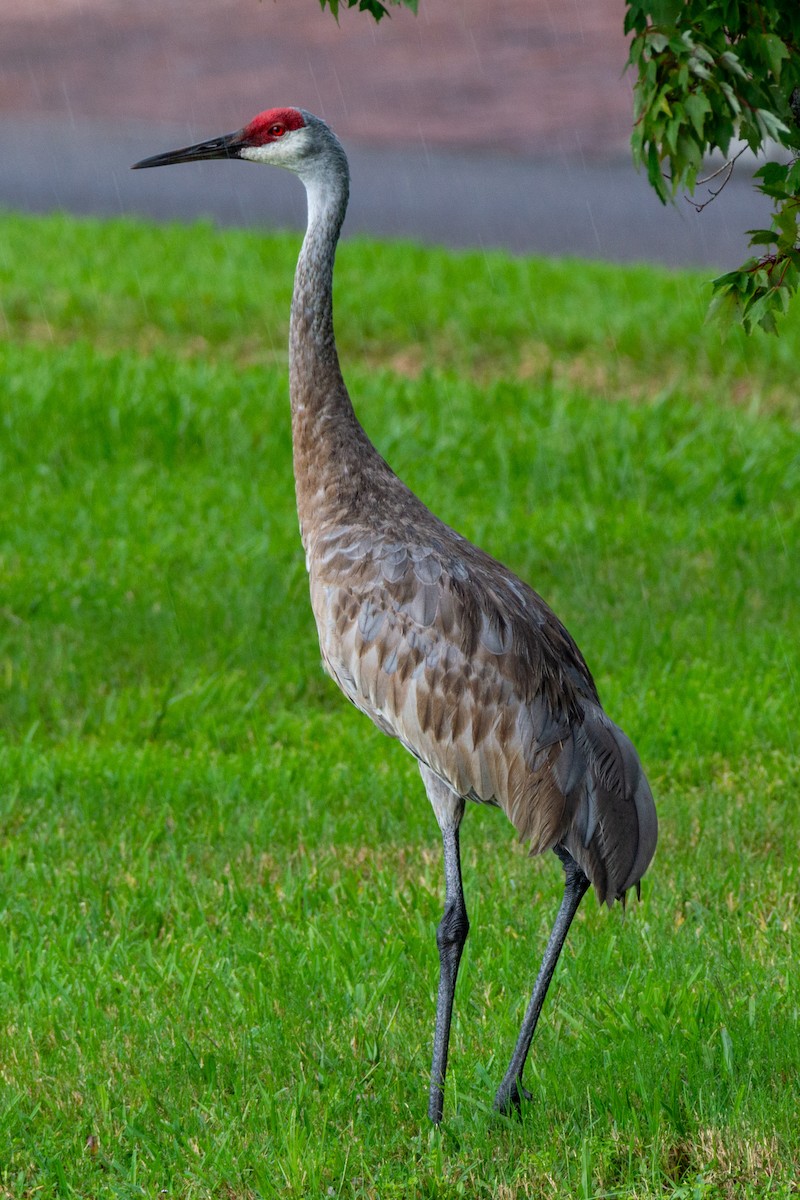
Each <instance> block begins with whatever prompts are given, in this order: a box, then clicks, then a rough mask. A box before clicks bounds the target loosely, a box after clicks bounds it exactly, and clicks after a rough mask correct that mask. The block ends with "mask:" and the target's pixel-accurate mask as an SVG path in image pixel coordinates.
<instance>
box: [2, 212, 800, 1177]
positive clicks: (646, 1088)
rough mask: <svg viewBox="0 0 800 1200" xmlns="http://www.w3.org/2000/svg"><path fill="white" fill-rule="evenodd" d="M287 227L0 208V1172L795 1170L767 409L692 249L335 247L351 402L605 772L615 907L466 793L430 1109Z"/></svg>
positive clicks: (786, 451)
mask: <svg viewBox="0 0 800 1200" xmlns="http://www.w3.org/2000/svg"><path fill="white" fill-rule="evenodd" d="M297 245H298V241H297V239H296V238H295V237H293V236H264V237H261V236H258V235H255V234H249V233H231V232H228V233H224V234H222V233H217V232H215V231H213V230H212V229H211V228H209V227H205V226H195V227H193V228H191V229H185V228H180V227H167V228H164V227H161V228H156V227H151V226H146V225H144V224H134V223H130V222H117V223H109V224H100V223H94V222H76V221H72V220H69V219H67V218H63V217H53V218H47V219H39V220H36V219H30V218H23V217H16V216H7V217H4V218H3V219H2V220H0V286H2V293H1V294H2V317H3V318H4V320H3V321H0V377H2V389H3V390H2V397H3V398H2V406H1V408H0V421H2V426H1V427H0V719H1V720H2V742H1V743H0V872H1V874H0V879H2V891H1V892H0V1196H3V1197H15V1198H16V1197H33V1196H37V1197H39V1196H42V1197H56V1196H58V1197H62V1196H70V1195H74V1196H80V1197H90V1196H91V1197H94V1196H115V1197H116V1196H119V1197H135V1196H155V1195H158V1194H166V1195H174V1196H179V1197H205V1196H215V1197H217V1196H219V1197H226V1198H230V1197H236V1198H237V1200H238V1198H239V1197H241V1198H249V1197H255V1196H259V1197H260V1196H263V1197H327V1196H334V1197H338V1196H341V1197H347V1198H353V1200H356V1198H362V1197H363V1198H366V1197H370V1198H379V1200H393V1198H398V1200H401V1198H402V1200H405V1198H417V1197H419V1198H428V1197H430V1198H433V1197H443V1198H448V1200H449V1198H450V1197H456V1196H466V1197H493V1198H497V1200H517V1198H522V1197H552V1196H558V1197H570V1198H572V1197H579V1198H581V1200H589V1198H595V1197H596V1198H598V1200H599V1197H603V1196H619V1197H656V1196H658V1197H663V1196H672V1197H676V1200H677V1198H679V1197H680V1198H683V1197H686V1198H687V1200H688V1198H694V1197H697V1198H704V1197H707V1198H711V1197H717V1196H730V1197H737V1198H738V1197H755V1196H759V1197H760V1196H765V1195H770V1196H773V1195H775V1196H786V1195H789V1194H792V1192H793V1189H794V1188H795V1186H796V1185H795V1181H796V1180H797V1178H798V1175H800V1134H798V1131H797V1078H798V1075H800V1024H798V1016H799V1015H800V1014H799V1013H798V1007H800V1001H798V994H799V989H798V985H799V984H800V972H799V971H798V965H797V960H798V951H799V950H800V946H798V940H797V933H796V919H797V916H798V895H799V894H800V877H799V874H798V844H800V803H799V802H800V785H799V784H798V777H799V776H798V749H799V748H800V747H799V745H798V733H797V716H796V713H797V700H798V695H797V663H798V648H799V647H798V630H799V629H800V611H799V610H800V599H799V598H798V587H797V582H798V581H797V564H798V552H797V546H798V536H799V535H800V436H799V434H800V420H799V419H798V417H799V414H800V405H799V404H798V401H797V362H798V361H800V321H798V319H797V315H796V314H795V316H794V317H792V318H791V319H790V320H788V321H787V322H786V324H785V329H784V333H783V336H782V338H781V339H780V340H775V339H773V340H768V339H766V338H763V337H758V338H754V339H753V340H752V341H750V342H746V341H745V340H744V339H742V338H741V337H740V336H739V335H736V336H735V337H733V338H732V339H731V340H730V341H729V342H723V341H722V340H721V338H720V335H719V333H718V332H717V331H716V330H715V329H713V328H707V327H703V326H702V324H701V317H702V313H703V310H704V307H705V297H704V295H703V293H702V289H701V282H700V277H699V276H696V275H695V276H693V275H690V274H669V273H667V272H664V271H660V270H656V269H651V268H645V267H635V268H626V269H621V268H611V267H606V266H602V265H598V264H581V263H563V262H561V263H558V262H544V261H536V262H531V261H527V260H513V259H509V258H506V257H504V256H502V255H498V254H495V255H487V256H485V255H483V254H462V255H448V254H445V253H443V252H437V251H431V250H422V249H419V248H416V247H413V246H407V245H394V246H392V245H383V244H377V243H371V242H365V241H356V242H351V243H347V244H345V245H344V246H343V247H342V251H341V256H340V263H339V269H338V274H337V321H338V329H339V340H340V345H341V348H342V355H343V358H344V363H345V373H346V376H347V378H348V381H349V382H350V385H351V390H352V392H353V395H354V398H355V401H356V405H357V408H358V410H359V413H360V415H361V417H362V419H363V422H364V424H365V426H366V427H367V430H368V432H369V433H370V434H371V435H372V437H373V438H374V440H375V441H376V443H377V444H378V446H379V448H380V449H381V451H382V452H383V453H384V454H385V455H386V456H387V457H388V459H389V460H390V461H391V462H392V464H393V465H394V466H395V468H396V469H397V470H398V471H399V472H400V474H401V475H403V477H404V478H406V480H407V481H408V482H409V483H410V484H411V485H412V486H413V487H414V488H415V490H417V491H418V493H419V494H420V495H422V496H423V497H424V499H425V500H426V501H427V502H428V503H429V504H430V505H431V507H433V508H434V509H435V510H436V511H437V512H438V513H439V514H440V515H441V516H443V517H444V518H445V519H446V520H448V521H449V522H450V523H452V524H454V525H455V526H456V527H457V528H459V529H460V530H461V531H462V532H464V533H465V534H467V535H468V536H470V537H472V538H474V539H476V540H477V541H479V542H480V543H481V544H482V545H484V546H485V547H486V548H487V549H489V550H490V551H492V552H493V553H495V554H496V555H497V556H498V557H501V558H502V559H504V560H505V561H507V562H508V563H509V564H510V565H512V566H513V567H514V568H515V569H516V570H517V571H518V572H519V573H520V574H522V575H523V576H524V577H526V578H527V579H529V580H530V581H531V582H532V583H533V584H534V585H535V586H536V587H537V589H538V590H539V591H540V592H542V594H543V595H544V596H545V597H546V598H547V599H548V600H549V601H550V602H551V604H552V605H553V606H554V607H555V608H556V610H557V611H558V612H559V614H560V615H561V616H562V618H563V619H564V620H565V621H566V623H567V624H568V626H569V628H570V629H571V630H572V632H573V633H574V635H575V636H576V638H577V639H578V641H579V643H580V644H581V646H582V648H583V649H584V652H585V654H586V656H587V658H588V660H589V663H590V665H591V666H592V668H593V670H594V672H595V675H596V678H597V681H598V684H599V687H600V690H601V694H602V696H603V698H604V701H605V702H606V705H607V707H608V709H609V711H610V712H611V713H612V715H613V716H614V717H615V719H617V720H618V721H619V722H620V723H621V724H622V725H623V727H624V728H625V729H626V730H627V731H628V732H629V733H630V734H631V736H632V737H633V738H634V740H635V741H636V744H637V746H638V748H639V750H640V753H641V755H642V757H643V759H644V761H645V763H646V765H647V769H648V774H649V776H650V779H651V783H652V785H653V790H654V792H655V794H656V799H657V803H658V807H659V813H660V819H661V837H660V843H659V850H658V853H657V856H656V859H655V861H654V863H653V866H652V868H651V871H650V872H649V874H648V876H647V878H646V880H645V885H644V895H643V901H642V903H641V904H640V905H635V904H634V905H633V906H632V907H631V908H629V911H628V914H627V916H626V917H625V919H624V920H623V919H622V913H621V911H620V910H616V911H614V912H612V913H608V912H606V911H600V910H599V909H598V907H597V905H596V904H594V903H592V902H591V899H590V900H589V901H587V902H586V903H585V906H584V908H583V909H582V911H581V912H580V913H579V914H578V918H577V920H576V924H575V928H574V930H573V932H572V934H571V936H570V940H569V943H568V946H567V949H566V950H565V953H564V958H563V962H562V965H561V967H560V969H559V972H558V974H557V977H556V981H555V983H554V985H553V989H552V991H551V995H550V996H549V997H548V1001H547V1006H546V1009H545V1013H544V1017H543V1020H542V1024H541V1026H540V1029H539V1031H538V1033H537V1037H536V1040H535V1042H534V1048H533V1052H532V1056H531V1060H530V1063H529V1067H528V1070H527V1076H526V1078H527V1082H528V1086H529V1087H530V1088H531V1090H532V1091H533V1093H534V1097H535V1099H534V1103H533V1104H531V1105H529V1106H527V1107H526V1109H525V1112H524V1113H523V1116H522V1119H521V1121H519V1122H516V1121H507V1120H504V1119H502V1118H498V1117H496V1116H494V1115H493V1114H492V1113H491V1100H492V1097H493V1094H494V1088H495V1087H496V1085H497V1083H498V1081H499V1079H500V1077H501V1076H502V1073H503V1071H504V1069H505V1065H506V1060H507V1058H508V1055H509V1054H510V1051H511V1047H512V1045H513V1041H514V1038H515V1035H516V1029H517V1025H518V1022H519V1020H520V1018H521V1014H522V1010H523V1008H524V1004H525V1002H526V999H527V994H528V992H529V988H530V986H531V984H532V980H533V976H534V974H535V971H536V968H537V965H538V958H539V955H540V953H541V950H542V948H543V945H544V942H545V940H546V937H547V930H548V926H549V923H550V921H551V919H552V916H553V913H554V911H555V907H556V906H557V903H558V897H559V892H560V877H559V871H558V870H557V864H556V863H555V861H549V858H550V857H551V856H547V857H546V858H545V859H544V860H530V859H528V858H527V856H526V854H525V852H524V849H523V848H522V847H520V846H519V845H518V844H517V843H516V842H514V840H513V838H512V832H511V828H510V826H508V824H507V823H505V822H504V820H503V818H502V817H501V816H500V815H499V814H498V813H496V812H492V811H481V810H478V809H470V811H469V813H468V817H467V820H466V822H465V826H464V839H463V840H464V873H465V886H466V891H467V902H468V907H469V910H470V917H471V920H472V931H471V933H470V938H469V942H468V944H467V949H466V952H465V957H464V962H463V966H462V971H461V977H460V979H459V986H458V992H457V997H456V1019H455V1023H454V1029H453V1036H452V1054H451V1070H450V1076H449V1079H448V1093H447V1098H446V1119H445V1122H444V1125H443V1126H442V1128H441V1130H439V1131H433V1130H431V1129H430V1128H429V1127H428V1124H427V1121H426V1119H425V1115H424V1114H425V1106H426V1086H427V1078H426V1077H427V1071H428V1065H429V1063H428V1060H429V1051H430V1042H431V1035H432V1025H433V1011H434V996H435V986H436V974H437V960H436V949H435V941H434V928H435V924H436V922H437V920H438V918H439V915H440V911H441V903H442V879H441V876H442V871H441V863H440V852H439V845H438V834H437V830H436V825H435V821H434V819H433V817H432V815H431V813H430V812H429V810H428V807H427V803H426V800H425V797H424V793H423V791H422V788H421V785H420V782H419V779H418V775H417V773H416V770H415V767H414V764H413V762H412V761H411V759H410V758H409V757H408V756H407V755H406V754H405V753H404V752H403V751H402V749H401V748H399V747H398V746H397V745H395V744H393V743H390V742H389V741H387V740H386V739H385V738H382V737H381V736H380V735H379V734H378V733H377V732H376V731H374V730H373V729H372V728H371V726H370V725H369V724H368V723H367V722H365V721H364V719H363V718H361V717H360V716H359V714H357V713H356V712H355V711H354V710H352V709H351V708H350V706H348V705H346V704H345V703H344V702H343V701H342V700H341V698H340V697H339V695H338V694H337V693H336V691H335V688H334V687H333V685H332V684H331V683H330V682H328V681H327V680H326V679H325V677H324V676H323V674H322V672H321V668H320V665H319V653H318V648H317V645H316V637H315V633H314V629H313V624H312V620H311V616H310V611H309V607H308V603H307V599H306V580H305V570H304V566H303V561H302V554H301V550H300V546H299V538H298V535H297V528H296V517H295V513H294V509H293V493H292V480H291V465H290V444H289V427H288V400H287V394H286V372H285V366H284V357H285V349H284V347H285V341H286V316H287V311H288V300H289V294H290V288H291V275H292V267H293V260H294V257H295V254H296V251H297Z"/></svg>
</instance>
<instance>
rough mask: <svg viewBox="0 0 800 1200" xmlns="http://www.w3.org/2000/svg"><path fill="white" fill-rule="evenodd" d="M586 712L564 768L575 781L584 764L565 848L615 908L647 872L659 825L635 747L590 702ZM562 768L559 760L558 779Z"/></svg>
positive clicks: (599, 893) (600, 894) (602, 897)
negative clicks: (578, 763) (579, 766)
mask: <svg viewBox="0 0 800 1200" xmlns="http://www.w3.org/2000/svg"><path fill="white" fill-rule="evenodd" d="M584 709H585V711H584V721H583V723H582V724H581V725H580V726H579V727H578V728H577V729H576V730H574V731H573V734H572V738H571V739H570V740H571V741H574V742H575V747H574V749H571V750H570V752H569V753H568V755H567V758H566V762H565V764H564V768H562V772H568V775H569V778H570V780H572V779H573V778H574V776H575V774H576V771H575V763H576V760H583V762H584V763H585V771H584V772H583V775H582V779H581V780H580V783H579V785H578V788H577V789H576V790H577V791H578V796H577V802H576V803H575V804H574V808H573V812H574V816H573V820H572V825H571V827H570V829H569V831H568V833H567V835H566V837H564V838H563V844H564V846H565V847H566V848H567V850H568V851H569V852H570V854H571V855H572V857H573V858H574V859H575V860H576V862H577V863H578V864H579V866H580V867H581V869H582V870H583V871H584V872H585V873H586V875H587V876H588V877H589V879H590V880H591V882H592V884H593V886H594V888H595V891H596V892H597V896H598V899H599V900H600V902H601V903H603V901H605V902H606V903H607V904H608V905H609V906H610V905H612V904H613V903H614V901H615V900H621V899H623V898H624V896H625V893H626V891H627V889H628V888H630V887H633V886H634V885H638V882H639V880H640V879H641V877H642V875H643V874H644V872H645V871H646V870H647V867H648V865H649V863H650V860H651V858H652V857H653V854H654V852H655V847H656V839H657V836H658V821H657V818H656V810H655V804H654V803H653V795H652V793H651V791H650V787H649V784H648V782H647V779H646V778H645V774H644V771H643V770H642V766H641V763H640V762H639V757H638V755H637V753H636V750H635V749H634V746H633V743H632V742H631V741H630V739H629V738H628V737H627V736H626V735H625V734H624V733H623V732H622V730H621V729H619V728H618V727H617V726H616V725H615V724H614V723H613V721H610V720H609V718H608V717H607V716H606V715H605V713H604V712H603V711H602V709H601V708H599V707H598V706H596V705H594V704H589V703H587V704H585V706H584ZM565 749H566V747H565ZM561 757H562V758H563V757H564V752H563V751H562V756H561ZM559 764H560V760H559V763H557V764H556V767H555V774H556V777H557V778H558V776H559ZM562 777H563V774H562ZM559 781H560V780H559Z"/></svg>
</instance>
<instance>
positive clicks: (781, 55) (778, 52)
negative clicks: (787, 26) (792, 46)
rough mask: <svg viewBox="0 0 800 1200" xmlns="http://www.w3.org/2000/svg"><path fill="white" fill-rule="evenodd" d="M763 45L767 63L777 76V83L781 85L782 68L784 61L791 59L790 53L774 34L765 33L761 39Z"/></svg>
mask: <svg viewBox="0 0 800 1200" xmlns="http://www.w3.org/2000/svg"><path fill="white" fill-rule="evenodd" d="M761 44H762V46H763V47H764V50H765V51H766V56H767V62H768V63H769V65H770V70H771V71H772V74H773V75H774V76H775V82H776V83H780V78H781V67H782V65H783V62H784V60H785V59H787V58H788V57H789V51H788V49H787V48H786V45H785V44H784V42H782V41H781V39H780V38H779V37H777V36H776V35H775V34H774V33H765V34H764V35H763V36H762V38H761Z"/></svg>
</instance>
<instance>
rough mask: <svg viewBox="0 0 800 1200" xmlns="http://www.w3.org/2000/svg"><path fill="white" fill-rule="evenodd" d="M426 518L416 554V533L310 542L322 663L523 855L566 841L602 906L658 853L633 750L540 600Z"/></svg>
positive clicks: (356, 533)
mask: <svg viewBox="0 0 800 1200" xmlns="http://www.w3.org/2000/svg"><path fill="white" fill-rule="evenodd" d="M425 515H426V517H428V519H429V520H430V521H432V522H434V523H435V528H434V529H432V530H431V531H430V532H431V534H432V536H431V537H430V539H429V541H427V542H426V543H425V544H422V543H421V542H420V540H419V537H420V531H419V526H418V524H417V528H416V530H415V533H416V540H415V538H414V536H413V535H412V534H411V533H410V531H406V530H405V529H403V530H395V531H394V537H392V536H390V535H388V536H385V537H384V538H380V537H376V535H375V530H374V528H373V529H370V530H369V531H367V530H355V529H352V528H351V529H349V530H347V529H342V527H341V525H339V527H338V528H336V529H335V530H331V532H330V534H329V535H328V537H327V538H326V537H325V536H324V535H323V537H322V538H320V539H319V540H318V541H317V543H316V547H315V550H316V552H315V553H314V554H313V555H312V556H311V562H312V565H311V594H312V604H313V606H314V611H315V614H316V617H317V624H318V627H319V631H320V643H321V647H322V653H323V658H324V660H325V663H326V665H327V667H328V669H329V670H330V672H331V674H333V676H334V677H335V678H336V680H337V681H338V682H339V685H340V686H341V687H342V689H343V690H344V691H345V693H346V694H347V695H348V696H349V697H350V699H351V700H352V701H353V702H354V703H355V704H356V705H357V706H358V707H359V708H361V709H362V710H363V711H364V712H366V713H367V714H368V715H369V716H371V717H372V719H373V720H374V721H375V722H376V724H378V726H379V727H380V728H381V729H382V730H384V731H385V732H388V733H391V734H393V735H394V736H395V737H398V738H399V739H400V740H401V741H402V742H403V743H404V744H405V745H406V746H407V747H408V748H409V749H410V750H411V751H412V753H414V754H415V755H416V756H417V757H418V758H419V759H421V760H422V761H423V762H425V763H426V764H427V765H428V766H429V767H430V768H431V769H432V770H433V771H435V772H436V774H438V775H439V776H441V777H442V778H443V779H444V780H445V781H446V782H447V783H449V784H450V786H451V787H453V789H454V790H455V791H456V792H457V793H458V794H459V795H462V796H468V797H470V798H472V799H475V800H479V801H482V802H484V803H491V804H498V805H500V806H501V807H502V808H503V809H504V811H505V812H506V813H507V815H508V817H509V819H510V820H511V821H512V823H513V825H514V826H515V828H516V829H517V831H518V833H519V835H520V837H521V838H523V839H525V840H527V841H529V842H530V846H531V852H532V853H539V852H541V851H542V850H545V849H548V848H550V847H552V846H554V845H556V844H557V843H559V842H563V843H564V845H566V847H567V849H568V850H569V851H570V853H571V854H572V855H573V857H574V858H575V859H576V860H577V861H578V862H579V864H580V865H581V867H582V868H583V869H584V871H585V872H586V874H587V875H588V876H589V878H590V879H591V881H592V883H593V884H594V886H595V888H596V891H597V893H598V896H599V898H600V900H601V901H602V900H603V899H607V900H608V902H609V903H611V902H613V900H614V899H616V898H617V897H619V896H621V895H624V892H625V889H626V888H627V887H630V886H631V885H632V884H633V883H635V882H636V881H637V879H638V877H639V875H640V874H641V873H642V872H643V870H644V868H645V867H646V865H647V863H648V862H649V859H650V857H651V854H652V847H653V845H654V838H655V816H654V810H653V809H652V798H651V797H650V793H649V788H648V787H647V782H646V780H645V779H644V775H643V774H642V771H641V767H640V765H639V760H638V758H637V756H636V752H635V750H634V749H633V746H632V745H631V743H630V742H629V741H628V739H627V738H626V737H625V735H624V734H623V733H622V732H621V731H620V730H619V729H618V728H617V727H616V726H615V725H614V724H613V723H612V722H611V721H610V720H609V719H608V718H607V717H606V715H605V713H604V712H603V711H602V709H601V708H600V705H599V700H598V698H597V692H596V689H595V686H594V682H593V680H592V677H591V674H590V673H589V670H588V667H587V666H586V663H585V662H584V660H583V657H582V656H581V654H580V651H579V650H578V648H577V646H576V645H575V643H574V642H573V641H572V638H571V637H570V635H569V634H568V633H567V631H566V630H565V629H564V627H563V626H562V625H561V623H560V622H559V621H558V619H557V618H556V617H555V616H554V614H553V613H552V612H551V610H550V609H549V608H548V607H547V605H546V604H545V603H544V601H543V600H541V598H540V597H539V596H537V595H536V593H535V592H533V591H532V590H531V589H530V588H528V587H527V586H526V585H525V584H523V583H522V582H521V581H520V580H518V579H517V578H516V577H515V576H514V575H512V574H511V572H509V571H507V570H506V568H504V567H502V566H501V565H500V564H498V563H495V562H494V560H492V559H490V558H488V556H486V555H484V554H483V552H482V551H479V550H477V549H476V548H475V547H473V546H471V545H470V543H468V542H466V541H465V540H464V539H463V538H460V537H459V536H458V535H457V534H454V533H453V532H452V531H450V530H449V529H447V527H446V526H441V524H440V523H439V522H437V521H436V519H435V518H432V517H430V514H428V513H427V511H426V513H425ZM404 535H405V536H404ZM448 535H449V536H448ZM406 537H407V540H406ZM450 539H452V540H453V543H454V544H452V545H450V544H449V541H450ZM637 872H638V874H637Z"/></svg>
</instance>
